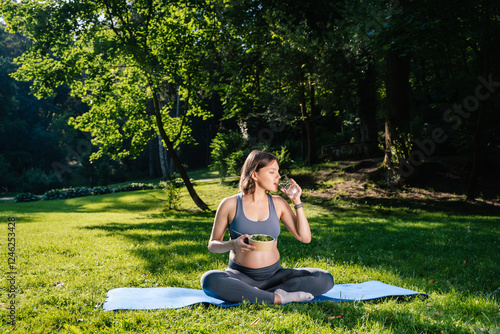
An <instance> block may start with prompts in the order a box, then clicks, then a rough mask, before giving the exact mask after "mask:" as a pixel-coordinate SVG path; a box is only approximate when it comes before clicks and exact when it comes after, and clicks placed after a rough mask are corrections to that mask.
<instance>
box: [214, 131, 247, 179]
mask: <svg viewBox="0 0 500 334" xmlns="http://www.w3.org/2000/svg"><path fill="white" fill-rule="evenodd" d="M246 147H247V145H246V141H245V140H244V138H243V136H242V135H241V133H240V132H239V131H232V130H229V131H227V132H219V133H217V135H216V136H215V138H214V139H213V140H212V142H211V143H210V148H211V150H212V151H211V153H210V155H211V157H212V164H211V165H210V168H211V169H212V170H214V171H217V172H218V173H219V175H220V177H221V179H222V180H223V179H224V178H226V177H227V176H228V175H229V174H231V173H236V174H239V172H240V170H239V169H238V168H241V166H242V165H243V162H244V161H245V159H246V155H245V151H247V150H248V149H247V148H246Z"/></svg>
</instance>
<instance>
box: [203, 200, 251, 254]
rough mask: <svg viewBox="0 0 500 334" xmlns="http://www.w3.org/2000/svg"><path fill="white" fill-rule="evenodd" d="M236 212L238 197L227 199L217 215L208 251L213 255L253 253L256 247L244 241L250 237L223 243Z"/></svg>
mask: <svg viewBox="0 0 500 334" xmlns="http://www.w3.org/2000/svg"><path fill="white" fill-rule="evenodd" d="M235 212H236V197H235V196H233V197H228V198H225V199H224V200H223V201H222V202H221V204H220V205H219V208H218V209H217V212H216V214H215V220H214V225H213V227H212V234H211V235H210V240H209V241H208V250H209V251H210V252H212V253H226V252H229V251H231V250H235V251H241V252H247V251H252V250H253V249H254V248H255V247H254V246H251V245H247V244H246V243H245V242H244V240H245V239H246V238H250V237H251V236H250V235H247V234H245V235H242V236H240V237H239V238H237V239H233V240H228V241H223V238H224V234H225V233H226V229H227V228H228V226H229V223H230V222H231V221H232V220H233V218H234V216H233V214H234V213H235Z"/></svg>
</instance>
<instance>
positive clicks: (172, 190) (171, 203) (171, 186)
mask: <svg viewBox="0 0 500 334" xmlns="http://www.w3.org/2000/svg"><path fill="white" fill-rule="evenodd" d="M160 185H161V186H162V187H163V191H165V193H166V195H167V201H166V204H167V205H166V206H167V209H169V210H177V209H178V208H179V203H180V200H181V199H180V196H179V195H180V193H181V187H182V185H183V182H182V180H181V179H172V180H168V181H165V182H160Z"/></svg>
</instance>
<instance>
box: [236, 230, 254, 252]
mask: <svg viewBox="0 0 500 334" xmlns="http://www.w3.org/2000/svg"><path fill="white" fill-rule="evenodd" d="M251 237H252V236H251V235H249V234H243V235H241V236H239V237H238V238H236V239H234V250H235V251H236V252H242V253H243V252H251V251H253V250H255V246H252V245H249V244H247V243H246V242H245V239H248V238H251Z"/></svg>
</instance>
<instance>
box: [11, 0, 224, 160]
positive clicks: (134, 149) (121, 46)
mask: <svg viewBox="0 0 500 334" xmlns="http://www.w3.org/2000/svg"><path fill="white" fill-rule="evenodd" d="M212 10H213V8H211V7H210V6H208V7H203V10H201V7H197V6H192V5H191V3H190V2H186V1H174V2H172V3H168V4H165V3H163V2H161V1H150V2H149V3H144V2H143V1H134V2H131V3H130V4H129V5H127V6H124V5H123V6H122V5H121V4H120V3H118V2H114V1H111V2H104V1H80V2H64V3H61V4H59V3H57V2H46V3H40V2H39V1H26V2H22V3H4V4H3V7H2V12H3V14H4V18H5V20H6V21H7V22H8V24H9V27H10V29H11V30H12V31H21V32H23V33H24V34H26V35H27V36H29V37H30V38H31V39H32V40H33V44H32V47H31V49H30V50H29V51H27V52H25V53H24V54H23V56H22V57H20V58H18V60H17V61H18V63H19V64H20V68H19V69H18V70H17V72H16V73H15V74H14V76H15V77H16V78H17V79H18V80H23V81H31V82H32V86H31V87H32V90H33V92H34V94H35V95H36V96H38V97H47V96H50V95H53V93H54V91H55V89H56V88H57V87H59V86H60V85H62V84H63V83H67V84H68V85H69V86H70V88H71V91H72V93H73V94H74V95H76V96H78V97H80V98H81V99H82V101H83V102H85V103H87V104H88V105H89V107H90V110H89V111H88V112H86V113H84V114H83V115H79V116H76V117H73V118H72V119H70V123H71V124H72V125H73V126H74V127H76V128H77V129H80V130H82V131H86V132H92V136H93V138H92V140H93V144H96V145H98V148H99V149H98V151H96V152H93V154H92V156H91V158H92V159H96V158H98V157H100V156H102V155H103V154H109V155H111V156H113V157H114V158H125V157H137V156H138V155H139V153H140V152H141V151H142V150H143V148H144V146H145V145H146V143H147V142H148V141H149V140H150V139H151V138H153V137H155V136H157V135H158V134H160V132H161V131H165V132H166V134H167V136H168V137H169V138H170V140H171V141H172V143H173V145H174V148H175V147H177V146H178V145H179V144H180V143H186V142H190V141H191V139H192V135H191V129H190V125H189V123H190V121H189V117H201V118H204V119H206V118H207V117H209V116H210V114H209V113H208V112H207V111H206V110H204V108H203V107H202V106H203V103H202V102H203V99H204V98H205V95H204V94H203V93H202V91H203V89H205V88H206V87H205V85H206V81H207V74H206V71H205V70H204V68H203V66H204V65H205V63H204V62H205V61H207V58H208V56H209V55H210V54H211V53H210V52H207V51H209V50H210V48H211V45H212V44H211V41H212V39H213V36H214V35H213V33H212V31H213V30H212V29H216V27H217V23H216V22H215V21H214V13H213V11H212ZM18 12H24V13H25V16H26V15H27V17H26V20H19V19H18V17H17V14H16V13H18ZM49 27H50V28H49ZM69 36H71V38H70V37H69ZM179 36H182V38H179ZM201 55H205V56H202V57H200V56H201ZM194 91H196V92H200V93H199V94H195V93H194ZM177 97H179V99H177ZM157 98H158V99H159V104H160V105H158V104H157V103H156V101H153V99H157ZM178 101H179V103H178ZM173 110H179V111H180V114H177V115H175V112H174V113H172V111H173Z"/></svg>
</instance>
